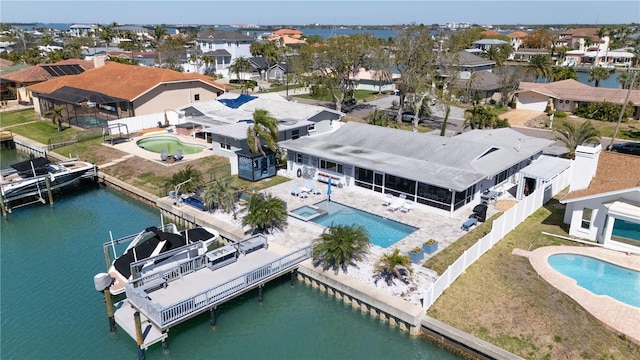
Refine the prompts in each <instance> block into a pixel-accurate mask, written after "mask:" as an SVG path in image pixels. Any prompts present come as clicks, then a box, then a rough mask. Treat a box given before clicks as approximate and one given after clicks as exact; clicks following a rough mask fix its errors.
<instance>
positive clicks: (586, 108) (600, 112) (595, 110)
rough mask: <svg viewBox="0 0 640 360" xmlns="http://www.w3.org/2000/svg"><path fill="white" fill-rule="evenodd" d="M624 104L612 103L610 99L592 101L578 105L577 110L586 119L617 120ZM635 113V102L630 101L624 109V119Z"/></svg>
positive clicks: (578, 114)
mask: <svg viewBox="0 0 640 360" xmlns="http://www.w3.org/2000/svg"><path fill="white" fill-rule="evenodd" d="M621 110H622V105H618V104H614V103H610V102H608V101H603V102H598V103H590V104H588V105H582V106H578V107H577V108H576V110H575V114H576V115H577V116H580V117H583V118H585V119H594V120H600V121H609V122H616V121H618V117H619V116H620V111H621ZM632 113H633V103H632V102H629V103H628V104H627V107H626V108H625V111H624V116H623V119H627V118H629V117H630V116H631V114H632Z"/></svg>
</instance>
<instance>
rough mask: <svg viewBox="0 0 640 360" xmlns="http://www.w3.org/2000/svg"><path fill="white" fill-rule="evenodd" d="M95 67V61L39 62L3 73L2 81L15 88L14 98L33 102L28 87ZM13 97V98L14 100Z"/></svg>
mask: <svg viewBox="0 0 640 360" xmlns="http://www.w3.org/2000/svg"><path fill="white" fill-rule="evenodd" d="M94 67H95V64H94V61H88V60H79V59H67V60H62V61H58V62H56V63H53V64H39V65H34V66H29V67H27V68H24V69H22V70H18V71H14V72H10V73H6V74H5V73H3V74H2V75H1V76H0V82H2V84H3V85H4V86H5V87H8V88H12V89H14V90H15V93H14V94H13V96H15V97H14V98H13V99H17V100H18V101H19V102H21V103H25V104H32V103H33V96H32V94H31V91H29V89H28V87H29V86H31V85H34V84H38V83H41V82H44V81H47V80H50V79H53V78H56V77H59V76H65V75H77V74H80V73H83V72H84V71H86V70H90V69H93V68H94ZM13 99H11V100H13Z"/></svg>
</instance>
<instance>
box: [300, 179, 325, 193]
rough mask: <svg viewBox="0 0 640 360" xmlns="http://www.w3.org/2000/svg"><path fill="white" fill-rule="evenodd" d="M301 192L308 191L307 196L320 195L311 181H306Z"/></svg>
mask: <svg viewBox="0 0 640 360" xmlns="http://www.w3.org/2000/svg"><path fill="white" fill-rule="evenodd" d="M302 190H303V191H305V190H308V191H307V192H308V193H309V194H313V195H321V194H322V191H320V189H318V188H317V187H316V185H315V184H314V183H313V182H312V181H311V180H307V181H306V182H305V187H304V188H303V189H302Z"/></svg>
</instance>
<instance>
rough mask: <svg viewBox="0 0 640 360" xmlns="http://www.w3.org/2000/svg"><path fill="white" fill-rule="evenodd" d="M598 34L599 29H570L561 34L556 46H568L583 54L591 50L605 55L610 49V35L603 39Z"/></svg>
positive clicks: (607, 34)
mask: <svg viewBox="0 0 640 360" xmlns="http://www.w3.org/2000/svg"><path fill="white" fill-rule="evenodd" d="M597 34H598V29H597V28H576V29H570V30H567V31H563V32H561V33H560V34H559V36H558V40H556V42H555V46H556V47H560V46H566V47H568V48H569V49H571V50H579V51H581V52H583V53H585V52H587V51H589V50H599V51H601V52H603V53H604V52H606V51H607V50H608V49H609V33H606V34H605V35H604V36H603V37H602V39H600V38H599V37H598V35H597Z"/></svg>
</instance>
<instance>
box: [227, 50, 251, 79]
mask: <svg viewBox="0 0 640 360" xmlns="http://www.w3.org/2000/svg"><path fill="white" fill-rule="evenodd" d="M249 70H251V63H250V62H249V60H248V59H247V58H245V57H242V56H240V57H237V58H236V59H235V61H234V62H233V64H231V66H229V71H230V72H232V73H235V74H236V79H238V81H240V80H241V79H240V74H242V73H244V72H247V71H249Z"/></svg>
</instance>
